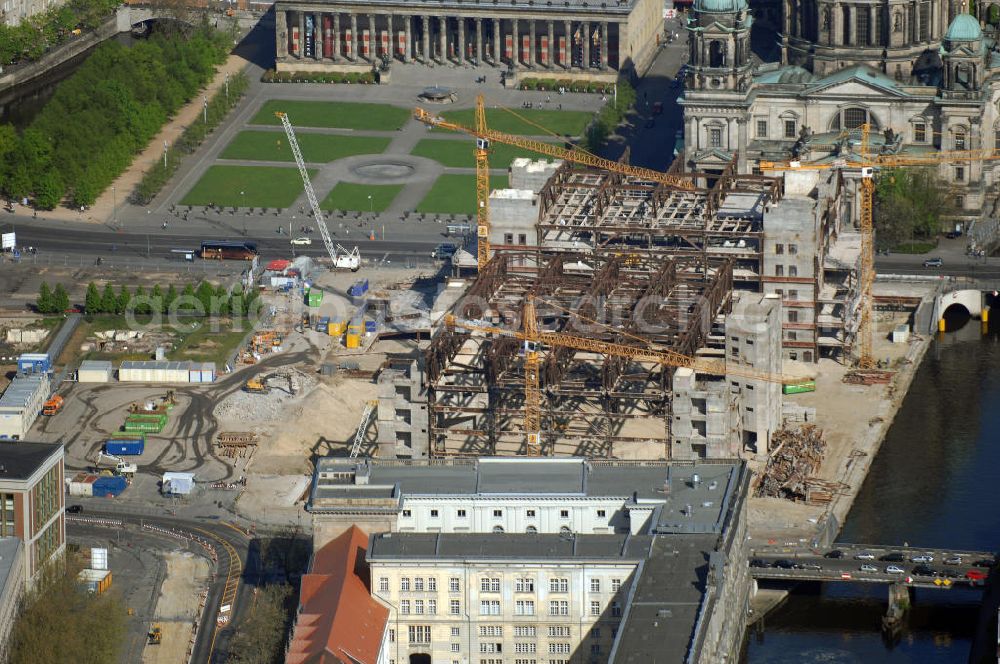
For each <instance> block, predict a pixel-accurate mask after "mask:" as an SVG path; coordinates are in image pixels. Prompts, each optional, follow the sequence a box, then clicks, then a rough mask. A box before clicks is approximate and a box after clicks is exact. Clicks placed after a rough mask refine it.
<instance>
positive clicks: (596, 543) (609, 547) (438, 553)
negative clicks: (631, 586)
mask: <svg viewBox="0 0 1000 664" xmlns="http://www.w3.org/2000/svg"><path fill="white" fill-rule="evenodd" d="M652 540H653V538H652V537H651V536H649V535H575V536H574V535H548V534H546V535H528V534H523V533H517V534H508V533H496V534H494V533H486V534H466V533H400V532H396V533H378V534H375V535H372V536H371V538H370V541H369V544H368V560H371V561H377V560H403V559H422V558H435V559H450V558H456V559H463V560H465V559H469V558H478V559H483V560H500V559H518V560H532V561H538V562H546V561H555V560H570V559H586V560H596V559H605V560H633V561H639V560H643V559H645V558H646V556H648V555H649V547H650V544H651V543H652Z"/></svg>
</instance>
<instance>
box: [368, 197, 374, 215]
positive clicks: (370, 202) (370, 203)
mask: <svg viewBox="0 0 1000 664" xmlns="http://www.w3.org/2000/svg"><path fill="white" fill-rule="evenodd" d="M368 214H370V215H372V216H373V217H374V216H375V203H373V202H372V195H371V194H368Z"/></svg>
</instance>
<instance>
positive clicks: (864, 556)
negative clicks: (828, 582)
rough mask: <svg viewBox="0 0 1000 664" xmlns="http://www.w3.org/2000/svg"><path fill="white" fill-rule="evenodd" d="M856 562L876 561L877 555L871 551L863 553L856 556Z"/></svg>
mask: <svg viewBox="0 0 1000 664" xmlns="http://www.w3.org/2000/svg"><path fill="white" fill-rule="evenodd" d="M854 559H855V560H875V554H874V553H872V552H871V551H862V552H861V553H859V554H857V555H856V556H854Z"/></svg>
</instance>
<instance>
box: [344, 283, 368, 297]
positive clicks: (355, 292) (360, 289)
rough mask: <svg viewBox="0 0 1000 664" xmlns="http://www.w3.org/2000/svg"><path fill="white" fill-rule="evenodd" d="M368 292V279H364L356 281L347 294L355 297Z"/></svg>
mask: <svg viewBox="0 0 1000 664" xmlns="http://www.w3.org/2000/svg"><path fill="white" fill-rule="evenodd" d="M367 292H368V280H367V279H362V280H361V281H356V282H354V284H353V285H352V286H351V287H350V288H348V289H347V294H348V295H351V296H353V297H358V296H359V295H364V294H365V293H367Z"/></svg>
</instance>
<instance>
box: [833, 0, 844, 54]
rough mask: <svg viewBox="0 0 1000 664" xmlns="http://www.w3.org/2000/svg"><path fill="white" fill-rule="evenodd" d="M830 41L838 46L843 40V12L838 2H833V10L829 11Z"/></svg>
mask: <svg viewBox="0 0 1000 664" xmlns="http://www.w3.org/2000/svg"><path fill="white" fill-rule="evenodd" d="M830 14H831V16H830V42H831V44H832V45H833V46H840V45H842V44H843V43H844V42H843V39H844V37H843V35H842V34H841V33H843V31H844V12H842V11H841V10H840V3H839V2H835V3H833V10H832V11H831V12H830Z"/></svg>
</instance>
